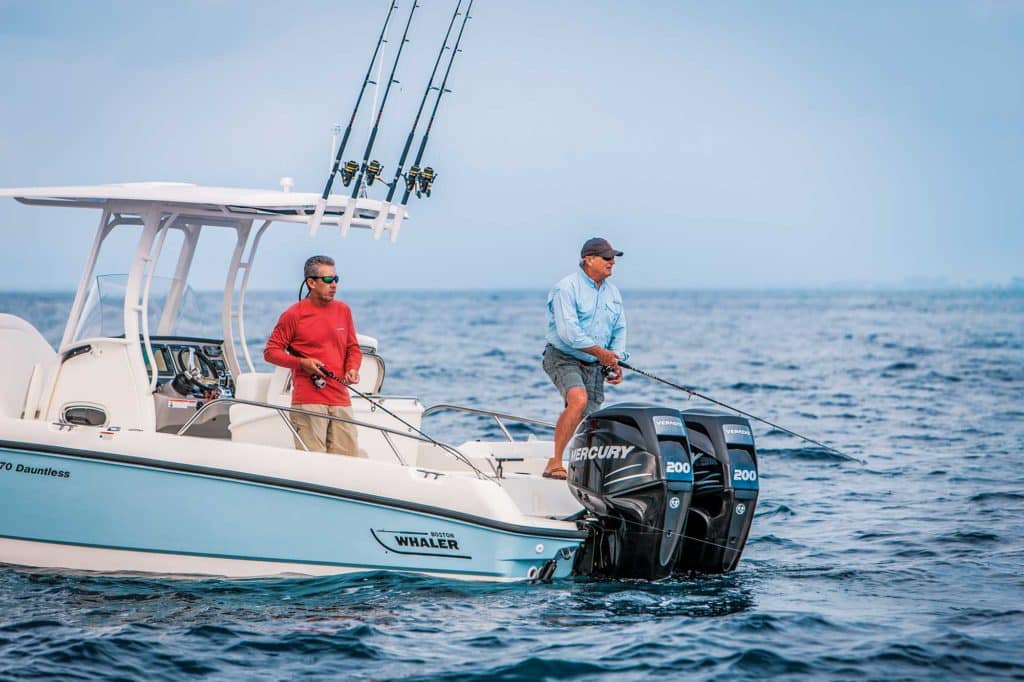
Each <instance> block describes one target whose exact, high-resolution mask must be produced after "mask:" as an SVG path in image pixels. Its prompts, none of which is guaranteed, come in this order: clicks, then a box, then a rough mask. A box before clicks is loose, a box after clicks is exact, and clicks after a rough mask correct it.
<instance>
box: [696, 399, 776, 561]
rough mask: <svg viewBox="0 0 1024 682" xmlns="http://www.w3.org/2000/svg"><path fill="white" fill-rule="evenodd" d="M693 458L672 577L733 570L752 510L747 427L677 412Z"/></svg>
mask: <svg viewBox="0 0 1024 682" xmlns="http://www.w3.org/2000/svg"><path fill="white" fill-rule="evenodd" d="M682 415H683V419H684V420H685V422H686V430H687V434H688V437H689V442H690V450H691V453H692V455H693V477H694V483H693V488H694V489H693V499H692V502H691V503H690V509H689V513H688V517H687V521H686V538H685V540H684V542H683V543H682V549H681V551H680V553H679V560H678V561H677V563H676V571H677V572H690V571H697V572H701V573H724V572H726V571H731V570H733V569H734V568H736V564H737V563H738V562H739V560H740V554H742V553H743V546H744V545H745V544H746V542H747V535H748V534H749V533H750V524H751V521H752V520H753V518H754V506H755V505H756V504H757V493H758V482H757V453H756V451H755V449H754V436H753V433H752V432H751V430H750V423H749V422H748V421H747V420H746V419H744V418H743V417H738V416H736V415H733V414H729V413H727V412H722V411H720V410H715V409H705V408H696V409H690V410H683V411H682Z"/></svg>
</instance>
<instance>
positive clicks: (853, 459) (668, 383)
mask: <svg viewBox="0 0 1024 682" xmlns="http://www.w3.org/2000/svg"><path fill="white" fill-rule="evenodd" d="M618 365H619V367H625V368H626V369H628V370H632V371H634V372H636V373H637V374H641V375H643V376H645V377H647V378H648V379H653V380H655V381H660V382H661V383H663V384H665V385H666V386H671V387H672V388H675V389H678V390H680V391H684V392H686V393H689V394H690V395H692V396H696V397H698V398H703V399H704V400H707V401H708V402H711V403H714V404H715V405H720V406H722V407H724V408H726V409H728V410H732V411H733V412H736V413H738V414H741V415H743V416H744V417H749V418H751V419H754V420H756V421H759V422H761V423H762V424H767V425H768V426H771V427H772V428H775V429H778V430H779V431H782V432H784V433H788V434H789V435H791V436H796V437H797V438H801V439H803V440H805V441H807V442H808V443H813V444H814V445H817V446H818V447H821V448H824V449H826V450H828V451H829V452H834V453H835V454H837V455H839V456H840V457H842V458H843V459H846V460H849V461H851V462H857V463H859V464H866V462H865V461H864V460H862V459H857V458H856V457H851V456H850V455H847V454H845V453H843V452H840V451H839V450H836V449H835V448H834V447H831V446H829V445H825V444H824V443H822V442H820V441H816V440H814V439H813V438H808V437H807V436H802V435H800V434H799V433H797V432H796V431H792V430H790V429H787V428H785V427H784V426H779V425H778V424H775V423H774V422H770V421H768V420H767V419H762V418H761V417H758V416H757V415H754V414H750V413H749V412H744V411H743V410H741V409H739V408H738V407H733V406H732V405H727V404H726V403H723V402H722V401H720V400H715V399H714V398H712V397H710V396H706V395H704V394H703V393H698V392H697V391H694V390H693V389H690V388H687V387H686V386H680V385H679V384H675V383H672V382H671V381H669V380H667V379H662V378H661V377H659V376H655V375H653V374H651V373H650V372H645V371H644V370H642V369H638V368H636V367H633V366H632V365H628V364H626V363H625V362H622V361H619V363H618Z"/></svg>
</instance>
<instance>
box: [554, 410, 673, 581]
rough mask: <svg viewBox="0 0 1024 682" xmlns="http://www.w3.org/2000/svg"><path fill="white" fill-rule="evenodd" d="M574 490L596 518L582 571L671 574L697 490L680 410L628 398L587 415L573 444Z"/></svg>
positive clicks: (579, 562) (580, 561)
mask: <svg viewBox="0 0 1024 682" xmlns="http://www.w3.org/2000/svg"><path fill="white" fill-rule="evenodd" d="M568 479H569V480H568V483H569V489H570V490H571V491H572V493H573V495H575V496H576V498H577V499H578V500H579V501H580V503H581V504H582V505H583V506H584V507H585V508H586V509H587V510H589V511H590V512H591V513H592V514H593V515H594V516H595V517H596V518H591V519H590V528H591V536H590V538H589V539H588V540H587V542H586V543H585V544H584V546H583V548H581V550H580V551H579V552H577V555H576V562H575V566H574V571H575V572H576V573H577V574H582V575H591V576H597V577H605V578H640V579H646V580H657V579H659V578H664V577H667V576H669V575H671V574H672V572H673V570H674V568H675V567H676V565H677V564H678V562H679V559H680V556H679V553H680V549H681V548H682V547H683V542H682V539H683V535H684V532H685V525H686V521H687V511H688V508H689V506H690V497H691V494H692V491H693V471H692V465H691V462H690V446H689V442H688V441H687V437H686V426H685V424H684V421H683V416H682V414H681V413H680V412H679V410H675V409H672V408H668V407H658V406H655V405H645V404H641V403H623V404H620V405H613V406H610V407H607V408H605V409H603V410H598V411H597V412H594V413H593V414H591V415H590V416H589V417H587V418H586V419H584V420H583V422H582V423H581V424H580V427H579V428H578V429H577V430H576V434H575V436H574V437H573V440H572V442H571V443H570V444H569V468H568Z"/></svg>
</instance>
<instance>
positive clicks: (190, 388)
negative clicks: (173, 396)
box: [173, 347, 220, 396]
mask: <svg viewBox="0 0 1024 682" xmlns="http://www.w3.org/2000/svg"><path fill="white" fill-rule="evenodd" d="M186 351H187V352H188V355H184V354H185V353H186ZM186 357H187V358H188V360H187V361H186V359H185V358H186ZM193 358H198V359H199V365H200V366H201V367H202V369H203V370H205V372H208V373H209V374H210V375H211V376H212V377H213V380H212V381H211V382H207V381H203V379H202V376H203V374H204V373H205V372H201V371H200V367H196V364H195V362H194V361H193ZM178 365H179V366H181V367H183V368H184V369H183V370H182V371H181V372H179V373H178V374H177V375H176V376H175V377H174V379H173V386H174V390H175V391H177V392H178V393H180V394H182V395H189V394H192V395H196V396H203V395H206V394H207V393H209V392H210V391H215V390H216V391H219V390H220V380H219V375H218V374H217V368H216V367H215V366H214V364H213V361H212V360H210V358H209V357H207V355H206V353H204V352H203V351H201V350H199V349H198V348H193V347H189V348H182V349H181V350H179V351H178Z"/></svg>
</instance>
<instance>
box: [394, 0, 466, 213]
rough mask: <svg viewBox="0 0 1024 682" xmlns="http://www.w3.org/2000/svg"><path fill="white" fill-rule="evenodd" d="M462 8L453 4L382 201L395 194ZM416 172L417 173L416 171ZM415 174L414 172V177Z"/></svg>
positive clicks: (460, 4)
mask: <svg viewBox="0 0 1024 682" xmlns="http://www.w3.org/2000/svg"><path fill="white" fill-rule="evenodd" d="M461 8H462V0H459V2H458V4H457V5H455V13H454V14H452V20H451V21H450V22H448V30H447V31H445V34H444V40H443V41H441V49H440V50H438V52H437V59H436V60H434V69H433V70H432V71H431V72H430V80H428V81H427V89H426V90H424V91H423V99H421V100H420V108H419V109H417V110H416V118H414V119H413V121H412V128H410V129H409V137H407V138H406V139H405V147H404V148H403V149H402V155H401V157H399V159H398V165H397V166H396V167H395V177H394V179H393V180H392V181H391V187H390V188H389V189H388V196H387V198H385V199H384V201H386V202H388V203H390V202H391V198H392V197H393V196H395V188H397V187H398V179H399V178H401V177H402V170H403V169H404V168H405V160H406V159H407V158H408V156H409V149H410V148H411V147H412V138H413V136H414V135H415V134H416V127H417V126H418V125H419V124H420V116H421V115H422V114H423V107H424V106H425V105H426V104H427V96H428V95H430V91H431V90H433V89H434V76H436V75H437V67H438V66H439V65H440V64H441V57H443V56H444V51H445V50H447V49H448V38H450V37H451V35H452V28H453V27H454V26H455V20H456V19H457V18H458V17H459V9H461ZM417 174H418V173H417ZM417 174H414V175H413V177H414V178H415V177H416V175H417Z"/></svg>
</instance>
